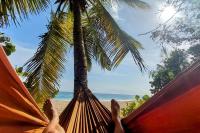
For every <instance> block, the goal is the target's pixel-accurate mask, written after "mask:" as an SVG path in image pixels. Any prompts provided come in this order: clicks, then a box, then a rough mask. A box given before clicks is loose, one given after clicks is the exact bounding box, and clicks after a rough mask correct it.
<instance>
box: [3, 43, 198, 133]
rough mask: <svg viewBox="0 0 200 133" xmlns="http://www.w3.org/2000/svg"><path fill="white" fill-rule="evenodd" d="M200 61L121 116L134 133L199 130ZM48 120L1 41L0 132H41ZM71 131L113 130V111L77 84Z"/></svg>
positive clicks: (65, 117) (68, 113) (69, 115)
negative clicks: (21, 79)
mask: <svg viewBox="0 0 200 133" xmlns="http://www.w3.org/2000/svg"><path fill="white" fill-rule="evenodd" d="M199 75H200V63H196V64H194V65H193V66H192V67H191V68H189V69H188V70H186V71H185V72H184V73H182V74H180V75H179V76H178V77H177V78H176V79H175V80H174V81H172V82H171V83H169V84H168V85H167V86H166V87H164V88H163V89H162V90H161V91H160V92H159V93H157V94H156V95H155V96H153V97H152V98H151V99H150V100H149V101H148V102H146V103H145V104H144V105H143V106H141V107H140V108H139V109H138V110H136V111H135V112H133V113H131V114H130V115H129V116H128V117H126V118H124V119H123V120H122V123H123V125H124V128H125V130H126V131H127V132H131V133H134V132H136V133H198V132H200V130H199V126H200V115H199V114H200V101H199V99H200V77H199ZM47 123H48V120H47V118H46V117H45V115H44V114H43V113H42V112H41V111H40V109H39V108H38V106H37V104H36V102H35V101H34V100H33V98H32V97H31V95H30V93H29V92H28V90H27V89H26V87H25V86H24V85H23V83H22V82H21V81H20V79H19V78H18V76H17V74H16V72H15V70H14V69H13V68H12V66H11V64H10V63H9V61H8V59H7V57H6V55H5V53H4V51H3V48H2V47H0V133H23V132H27V133H42V131H43V130H44V128H45V126H46V125H47ZM60 124H61V125H62V126H63V127H64V129H65V130H66V133H107V132H109V133H111V132H112V131H113V124H112V121H111V114H110V112H109V111H108V110H107V109H106V108H105V107H104V106H103V105H102V104H101V103H100V102H99V101H98V99H97V98H96V97H95V96H94V95H93V94H92V93H91V91H90V90H88V89H86V90H78V91H77V92H76V93H75V96H74V98H73V99H72V101H71V102H70V103H69V105H68V106H67V108H66V109H65V110H64V111H63V113H62V114H61V116H60Z"/></svg>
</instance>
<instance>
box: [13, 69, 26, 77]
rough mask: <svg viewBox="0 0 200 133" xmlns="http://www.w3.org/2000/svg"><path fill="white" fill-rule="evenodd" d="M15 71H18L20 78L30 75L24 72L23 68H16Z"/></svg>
mask: <svg viewBox="0 0 200 133" xmlns="http://www.w3.org/2000/svg"><path fill="white" fill-rule="evenodd" d="M15 71H16V72H17V74H18V75H19V76H21V77H26V76H28V73H27V72H24V71H23V67H16V68H15Z"/></svg>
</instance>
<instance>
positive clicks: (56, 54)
mask: <svg viewBox="0 0 200 133" xmlns="http://www.w3.org/2000/svg"><path fill="white" fill-rule="evenodd" d="M67 25H68V21H66V16H65V15H61V16H60V17H56V15H55V14H52V21H51V22H50V24H49V25H48V26H47V29H48V31H47V32H46V33H45V34H43V35H42V36H40V37H41V42H40V46H39V48H38V50H37V52H36V53H35V55H34V56H33V57H32V58H31V59H30V60H29V61H28V62H27V69H26V72H28V73H29V74H28V78H27V81H26V86H27V87H28V88H29V90H30V92H31V94H32V96H33V97H34V98H35V100H36V101H37V102H43V100H46V99H48V98H51V97H53V96H54V95H55V94H56V93H57V92H58V88H59V83H58V82H59V79H60V78H61V77H62V72H63V70H64V63H65V55H66V52H67V49H68V47H69V46H70V44H69V42H68V41H69V40H68V36H67V35H69V33H68V28H69V27H67Z"/></svg>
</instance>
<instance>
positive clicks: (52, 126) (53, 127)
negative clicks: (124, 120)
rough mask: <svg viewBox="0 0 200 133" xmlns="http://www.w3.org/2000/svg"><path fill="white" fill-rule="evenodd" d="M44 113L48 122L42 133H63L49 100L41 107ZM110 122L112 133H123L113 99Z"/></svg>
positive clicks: (116, 106)
mask: <svg viewBox="0 0 200 133" xmlns="http://www.w3.org/2000/svg"><path fill="white" fill-rule="evenodd" d="M43 110H44V113H45V114H46V115H47V117H48V118H49V120H50V122H49V124H48V126H47V127H46V128H45V129H44V131H43V133H65V131H64V129H63V128H62V127H61V126H60V125H59V116H58V112H57V110H56V109H55V107H54V105H53V104H52V102H51V100H47V101H46V102H45V103H44V106H43ZM111 113H112V120H113V122H114V123H115V129H114V133H125V132H124V129H123V127H122V124H121V120H120V116H119V113H120V106H119V104H118V102H117V101H115V100H114V99H112V100H111Z"/></svg>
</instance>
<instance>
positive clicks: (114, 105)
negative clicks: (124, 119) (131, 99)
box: [111, 99, 125, 133]
mask: <svg viewBox="0 0 200 133" xmlns="http://www.w3.org/2000/svg"><path fill="white" fill-rule="evenodd" d="M111 113H112V120H113V121H114V123H115V129H114V133H125V132H124V129H123V127H122V124H121V119H120V116H119V115H120V114H119V113H120V106H119V104H118V102H117V101H115V100H114V99H112V100H111Z"/></svg>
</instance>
